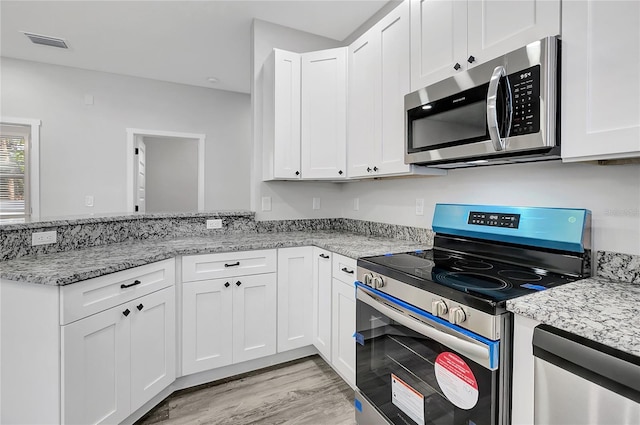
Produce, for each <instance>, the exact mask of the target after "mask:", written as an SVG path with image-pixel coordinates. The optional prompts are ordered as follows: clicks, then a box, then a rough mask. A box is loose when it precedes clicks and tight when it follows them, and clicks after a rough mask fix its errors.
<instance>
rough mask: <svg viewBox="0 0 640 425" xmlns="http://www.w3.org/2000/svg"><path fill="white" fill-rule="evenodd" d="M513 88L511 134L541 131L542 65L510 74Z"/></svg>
mask: <svg viewBox="0 0 640 425" xmlns="http://www.w3.org/2000/svg"><path fill="white" fill-rule="evenodd" d="M509 83H510V84H511V87H512V90H513V123H512V125H511V135H513V136H521V135H523V134H531V133H537V132H539V131H540V65H536V66H533V67H531V68H527V69H524V70H522V71H520V72H516V73H514V74H510V75H509Z"/></svg>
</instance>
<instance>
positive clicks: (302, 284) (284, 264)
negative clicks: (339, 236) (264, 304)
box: [278, 246, 313, 352]
mask: <svg viewBox="0 0 640 425" xmlns="http://www.w3.org/2000/svg"><path fill="white" fill-rule="evenodd" d="M312 251H313V248H312V247H310V246H308V247H302V248H297V247H296V248H281V249H279V250H278V352H282V351H287V350H293V349H294V348H299V347H304V346H306V345H310V344H311V342H312V337H311V331H312V323H313V315H312V306H313V299H312V297H311V296H310V295H311V293H312V290H313V279H312V273H313V264H312V257H311V254H312Z"/></svg>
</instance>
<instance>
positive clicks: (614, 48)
mask: <svg viewBox="0 0 640 425" xmlns="http://www.w3.org/2000/svg"><path fill="white" fill-rule="evenodd" d="M562 16H563V18H562V116H563V122H562V139H561V140H562V142H561V143H562V159H563V161H565V162H570V161H586V160H612V159H624V158H631V157H639V156H640V77H639V76H640V3H639V2H637V1H567V2H564V3H563V13H562Z"/></svg>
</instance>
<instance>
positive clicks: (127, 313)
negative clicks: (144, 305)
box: [122, 309, 131, 317]
mask: <svg viewBox="0 0 640 425" xmlns="http://www.w3.org/2000/svg"><path fill="white" fill-rule="evenodd" d="M129 313H131V311H130V310H129V309H126V310H125V311H123V312H122V314H124V317H127V316H128V315H129Z"/></svg>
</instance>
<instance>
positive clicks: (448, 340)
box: [358, 290, 498, 370]
mask: <svg viewBox="0 0 640 425" xmlns="http://www.w3.org/2000/svg"><path fill="white" fill-rule="evenodd" d="M358 294H363V296H362V297H358V300H360V301H362V302H364V303H365V304H368V305H369V306H370V307H372V308H374V309H375V310H377V311H379V312H380V313H382V314H384V315H385V316H387V317H388V318H389V319H391V320H395V321H396V322H398V323H400V324H401V325H403V326H406V327H407V328H409V329H411V330H413V331H414V332H418V333H419V334H421V335H424V336H426V337H429V338H431V339H433V340H434V341H437V342H439V343H441V344H443V345H446V346H447V347H449V348H451V349H452V350H455V351H457V352H458V353H460V354H462V355H463V356H466V357H468V358H470V359H471V360H473V361H475V362H477V363H479V364H481V365H483V366H484V367H486V368H488V369H491V370H495V369H497V368H498V365H497V364H492V363H497V362H493V361H492V360H493V359H492V355H491V348H490V347H489V346H487V345H486V344H484V343H482V342H480V341H475V340H474V341H473V342H472V341H468V340H464V339H461V338H458V337H456V336H454V335H450V334H448V333H446V332H443V331H441V330H438V329H436V328H434V327H431V326H429V325H426V324H424V323H422V322H419V321H417V320H415V319H412V318H410V317H407V316H405V315H404V314H402V313H399V312H397V311H395V310H394V309H392V308H390V307H388V306H386V305H384V304H382V303H381V302H380V301H378V300H376V299H375V298H373V297H372V296H371V295H369V294H368V293H367V292H365V291H364V290H360V291H358Z"/></svg>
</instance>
